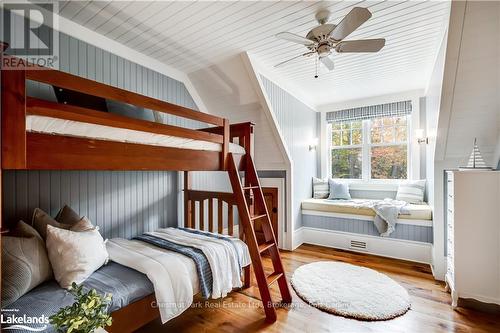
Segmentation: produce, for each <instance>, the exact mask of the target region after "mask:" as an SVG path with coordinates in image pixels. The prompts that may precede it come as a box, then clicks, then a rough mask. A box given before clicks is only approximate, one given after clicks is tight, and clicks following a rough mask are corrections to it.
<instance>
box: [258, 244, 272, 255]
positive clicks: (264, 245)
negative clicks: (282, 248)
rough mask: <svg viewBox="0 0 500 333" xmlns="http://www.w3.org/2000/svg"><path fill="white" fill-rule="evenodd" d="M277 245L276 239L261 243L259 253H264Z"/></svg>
mask: <svg viewBox="0 0 500 333" xmlns="http://www.w3.org/2000/svg"><path fill="white" fill-rule="evenodd" d="M274 245H275V243H274V241H270V242H267V243H262V244H259V253H262V252H264V251H266V250H268V249H269V248H271V247H273V246H274Z"/></svg>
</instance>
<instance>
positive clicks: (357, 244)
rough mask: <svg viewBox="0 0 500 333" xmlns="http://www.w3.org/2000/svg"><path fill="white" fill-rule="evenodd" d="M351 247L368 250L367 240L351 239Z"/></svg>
mask: <svg viewBox="0 0 500 333" xmlns="http://www.w3.org/2000/svg"><path fill="white" fill-rule="evenodd" d="M350 248H352V249H358V250H366V242H362V241H356V240H352V239H351V246H350Z"/></svg>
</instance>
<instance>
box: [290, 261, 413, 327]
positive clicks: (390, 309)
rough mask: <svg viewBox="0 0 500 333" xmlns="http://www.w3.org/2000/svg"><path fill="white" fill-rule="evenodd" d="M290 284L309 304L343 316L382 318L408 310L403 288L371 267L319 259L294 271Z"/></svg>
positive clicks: (368, 318)
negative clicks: (319, 260)
mask: <svg viewBox="0 0 500 333" xmlns="http://www.w3.org/2000/svg"><path fill="white" fill-rule="evenodd" d="M291 282H292V286H293V288H294V289H295V291H296V292H297V295H299V296H300V297H301V298H302V299H303V300H304V301H306V302H307V303H309V304H310V305H312V306H314V307H316V308H318V309H321V310H324V311H327V312H330V313H333V314H336V315H340V316H344V317H350V318H356V319H362V320H386V319H392V318H394V317H397V316H400V315H402V314H404V313H406V311H408V310H409V309H410V297H409V295H408V292H407V291H406V289H405V288H403V287H402V286H401V285H399V284H398V283H397V282H395V281H394V280H393V279H391V278H390V277H388V276H386V275H384V274H382V273H379V272H377V271H374V270H373V269H369V268H365V267H359V266H354V265H350V264H346V263H342V262H334V261H321V262H315V263H312V264H307V265H303V266H301V267H299V268H298V269H296V270H295V272H294V273H293V276H292V281H291Z"/></svg>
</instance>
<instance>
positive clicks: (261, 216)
mask: <svg viewBox="0 0 500 333" xmlns="http://www.w3.org/2000/svg"><path fill="white" fill-rule="evenodd" d="M266 216H267V215H266V214H262V215H254V216H250V220H251V221H255V220H258V219H261V218H263V217H266Z"/></svg>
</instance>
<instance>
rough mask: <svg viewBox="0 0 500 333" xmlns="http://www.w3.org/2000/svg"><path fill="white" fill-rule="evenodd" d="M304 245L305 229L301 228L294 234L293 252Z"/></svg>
mask: <svg viewBox="0 0 500 333" xmlns="http://www.w3.org/2000/svg"><path fill="white" fill-rule="evenodd" d="M302 244H304V227H302V228H299V229H297V230H295V231H294V233H293V245H292V251H293V250H295V249H296V248H298V247H299V246H301V245H302Z"/></svg>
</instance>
